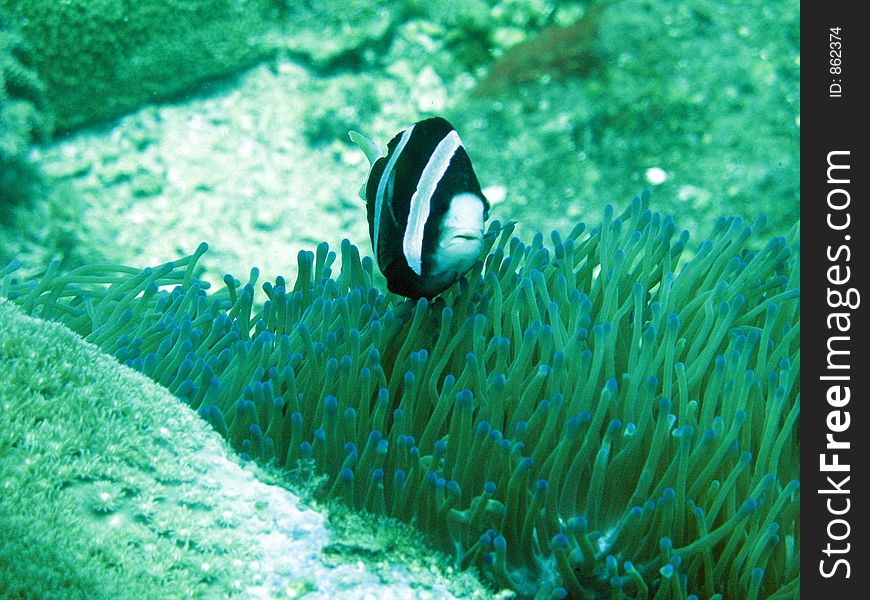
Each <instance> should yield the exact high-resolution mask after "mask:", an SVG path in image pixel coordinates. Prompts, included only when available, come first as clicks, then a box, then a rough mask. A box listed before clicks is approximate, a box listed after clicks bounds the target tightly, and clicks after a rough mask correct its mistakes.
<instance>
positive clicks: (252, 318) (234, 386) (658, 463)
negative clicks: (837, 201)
mask: <svg viewBox="0 0 870 600" xmlns="http://www.w3.org/2000/svg"><path fill="white" fill-rule="evenodd" d="M763 226H764V220H763V219H759V220H758V221H756V223H754V224H753V225H751V226H747V225H746V224H744V222H743V221H742V220H741V219H739V218H725V217H723V218H720V219H719V220H717V222H716V224H715V226H714V228H713V234H712V236H711V238H710V239H709V240H707V241H705V242H704V243H702V244H700V245H699V246H698V247H697V248H696V249H695V250H694V253H693V254H692V255H691V256H690V257H683V254H684V251H685V249H686V243H687V240H688V232H685V231H684V232H682V233H681V234H677V233H676V226H675V224H674V221H673V219H672V218H670V217H668V216H665V215H662V214H659V213H655V212H652V211H650V210H649V208H648V196H646V195H644V196H643V197H641V198H635V199H634V201H633V202H632V203H631V206H630V207H629V209H628V210H626V211H625V212H624V213H623V214H622V215H619V216H616V215H615V213H614V211H613V209H612V208H608V209H607V210H606V211H605V214H604V221H603V223H602V224H601V225H600V226H598V227H595V228H592V229H591V230H590V231H589V232H588V233H587V232H586V228H585V226H584V225H582V224H580V225H578V226H576V227H575V228H574V229H573V230H572V231H570V232H569V233H568V234H567V235H561V234H559V233H557V232H553V233H552V235H551V246H550V248H548V247H545V244H544V236H543V234H540V233H539V234H537V235H535V236H534V238H533V240H532V243H531V244H529V245H527V244H525V243H523V242H522V241H520V240H519V239H517V238H515V237H511V233H512V230H513V226H512V225H506V226H501V225H499V224H498V223H497V222H496V223H493V224H492V225H491V227H490V230H489V232H488V234H487V236H486V243H487V248H486V254H485V260H483V261H482V263H480V264H479V266H478V267H477V268H475V269H473V270H472V272H471V273H470V274H469V276H468V278H467V279H464V280H462V281H461V282H460V284H459V285H457V286H455V287H454V288H452V289H451V290H449V291H448V292H447V293H446V294H445V295H444V296H443V297H441V298H437V299H435V300H434V301H431V302H428V301H426V300H420V301H418V302H416V303H414V302H410V301H403V300H401V299H399V298H397V297H395V296H392V295H384V294H383V293H381V292H380V291H379V289H378V287H376V285H375V283H374V282H375V276H374V273H373V265H372V261H371V259H370V258H369V257H362V258H361V257H360V254H359V251H358V250H357V248H356V247H354V246H353V245H352V244H350V243H349V242H347V241H345V242H344V243H343V244H342V245H341V248H340V251H339V253H338V254H336V253H335V252H332V251H330V250H329V249H328V247H327V246H326V245H325V244H321V245H320V246H318V248H317V251H316V252H314V253H311V252H301V253H300V254H299V257H298V277H297V279H296V281H295V282H290V281H286V280H284V279H283V278H278V279H277V280H276V281H275V282H267V283H265V284H263V285H262V289H263V290H264V292H265V295H266V298H267V299H266V300H265V301H264V302H262V303H261V302H260V301H259V300H257V299H256V297H255V287H254V286H255V285H256V283H257V276H258V273H257V271H256V269H254V270H252V272H251V274H250V277H249V279H248V282H247V283H245V284H244V285H242V283H241V282H240V281H238V280H236V279H235V278H234V277H232V276H230V275H228V276H227V277H226V278H225V286H224V287H223V288H222V289H220V290H217V291H214V292H209V291H208V290H207V285H206V284H204V283H203V282H201V281H199V280H198V279H197V278H196V277H194V272H195V269H196V263H197V261H198V260H199V259H200V257H201V256H202V254H203V253H204V252H205V251H206V246H205V245H201V246H200V248H198V249H197V251H196V252H195V253H194V254H193V255H191V256H188V257H185V258H183V259H181V260H179V261H176V262H174V263H167V264H165V265H161V266H158V267H154V268H148V269H144V270H139V269H132V268H128V267H122V266H116V265H106V264H101V265H89V266H85V267H81V268H79V269H75V270H73V271H71V272H69V273H67V274H61V273H60V272H59V269H58V267H57V265H52V266H50V267H49V268H48V269H47V270H45V272H43V273H41V274H38V275H37V276H35V277H31V278H28V279H27V280H26V281H17V280H15V279H13V277H12V275H13V274H14V270H13V269H12V268H8V269H7V270H6V274H5V277H3V276H2V275H0V279H2V283H0V295H6V296H8V297H9V298H11V299H14V301H15V302H17V303H19V304H20V305H21V306H22V307H23V308H24V309H25V310H26V311H27V312H29V313H31V314H34V315H38V316H41V317H43V318H47V319H57V320H60V321H62V322H64V323H66V324H67V325H68V326H69V327H70V328H72V329H73V330H74V331H77V332H78V333H79V334H80V335H82V336H84V337H85V338H86V339H87V340H89V341H91V342H93V343H94V344H97V345H98V346H100V347H101V348H102V349H104V350H105V351H107V352H109V353H111V354H113V355H115V356H116V357H117V358H118V360H120V361H121V362H123V363H125V364H128V365H130V366H131V367H133V368H135V369H138V370H141V371H142V372H143V373H145V374H146V375H148V376H149V377H151V378H153V379H154V380H155V381H158V382H160V383H161V384H163V385H164V386H166V387H167V388H168V389H169V390H170V391H172V392H173V393H174V394H175V395H176V396H177V397H178V398H180V399H181V400H182V401H184V402H185V403H187V404H189V405H190V406H191V407H192V408H194V409H196V410H198V411H199V413H200V415H202V417H203V418H204V419H206V420H207V421H208V422H210V423H211V424H212V426H213V427H214V428H215V429H216V430H217V431H219V432H220V433H221V434H222V435H224V436H225V437H226V438H227V439H229V440H230V442H231V443H232V445H233V446H234V447H235V448H236V449H237V450H238V451H239V452H241V453H242V455H243V456H246V457H249V458H253V459H255V460H257V461H260V462H264V463H272V464H275V465H277V466H279V467H285V468H287V469H291V470H292V469H294V468H296V467H297V465H298V464H299V463H300V461H301V462H302V463H303V464H309V463H310V462H311V461H313V463H314V465H315V466H316V469H317V471H319V472H321V473H323V474H325V475H326V476H327V480H326V482H325V484H324V485H323V486H322V488H321V494H323V495H324V496H327V497H330V498H337V499H340V500H341V501H343V502H345V503H346V504H348V505H350V506H351V507H354V508H356V509H359V510H364V511H368V512H371V513H375V514H379V515H386V516H392V517H396V518H399V519H401V520H404V521H411V522H413V523H415V524H416V526H417V527H418V528H419V529H420V530H422V531H424V532H426V533H427V534H428V537H429V539H430V540H431V541H432V543H433V544H435V545H437V546H439V547H440V548H442V549H444V550H445V551H447V552H449V553H450V554H451V555H452V556H453V559H454V562H455V564H456V565H457V566H463V567H469V566H473V567H477V568H478V569H480V570H481V571H483V572H485V573H487V574H488V575H489V576H490V577H491V578H492V579H493V580H495V581H496V582H497V583H499V584H500V585H504V586H508V587H511V588H513V589H514V590H516V591H517V592H518V593H519V595H521V596H523V597H532V596H535V597H541V598H546V597H554V598H558V597H564V596H565V595H566V594H567V595H570V596H571V597H572V598H598V597H604V596H611V597H613V598H647V597H656V598H667V597H672V596H673V597H681V598H682V597H687V596H688V595H689V594H698V595H701V596H703V597H710V596H713V595H716V594H722V595H723V596H724V597H740V598H751V599H754V598H759V597H777V598H786V597H791V596H793V595H794V594H795V593H797V590H798V589H799V579H798V576H799V575H798V574H799V565H798V560H797V557H798V553H797V548H798V545H799V542H800V529H799V525H798V522H799V521H798V518H799V484H798V481H797V479H798V477H799V469H798V449H799V447H798V436H797V419H798V415H799V381H798V374H799V369H800V365H799V356H800V355H799V350H798V345H799V332H800V320H799V283H800V282H799V268H798V266H799V255H798V253H797V248H798V244H799V239H798V231H799V230H798V228H797V227H795V228H793V229H792V231H791V232H790V233H789V235H788V236H787V237H775V238H772V239H771V240H769V241H768V242H767V243H766V244H763V245H760V246H759V230H761V229H762V228H763ZM339 255H340V257H339ZM164 286H174V289H173V290H172V291H171V292H170V291H164V290H162V289H161V288H163V287H164ZM689 597H691V596H689Z"/></svg>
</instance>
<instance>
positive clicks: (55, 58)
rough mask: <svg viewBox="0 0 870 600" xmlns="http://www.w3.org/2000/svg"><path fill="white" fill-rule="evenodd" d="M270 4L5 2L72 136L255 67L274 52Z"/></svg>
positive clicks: (214, 0) (224, 0) (262, 0)
mask: <svg viewBox="0 0 870 600" xmlns="http://www.w3.org/2000/svg"><path fill="white" fill-rule="evenodd" d="M269 4H270V3H269V2H268V1H267V0H248V1H247V2H235V1H232V0H209V1H207V2H196V3H190V2H184V1H179V0H174V1H171V2H160V3H155V2H147V3H130V2H125V1H123V0H70V1H69V2H53V1H50V0H39V1H33V2H12V1H9V0H0V9H3V8H5V9H7V10H8V11H9V12H10V13H11V15H12V17H14V18H15V20H16V22H17V23H18V24H19V25H20V29H21V33H22V35H23V36H24V38H25V39H26V40H27V42H28V43H29V44H30V46H31V47H32V48H33V50H34V53H33V66H34V68H35V69H36V71H37V72H38V73H39V75H40V77H41V78H42V80H43V81H44V82H45V85H46V93H47V95H48V99H49V101H50V103H51V105H52V106H53V107H54V110H55V111H56V115H57V128H58V130H61V131H68V130H70V129H73V128H75V127H79V126H81V125H84V124H88V123H93V122H95V121H99V120H105V119H109V118H112V117H115V116H118V115H120V114H123V113H124V112H126V111H128V110H130V109H131V108H135V107H138V106H141V105H142V104H145V103H149V102H154V101H155V100H157V99H159V98H166V97H168V96H170V95H172V94H178V93H181V92H183V91H186V90H188V89H190V88H191V87H192V86H193V85H194V84H196V83H200V82H202V81H204V80H206V79H208V78H214V77H218V76H224V75H227V74H228V73H231V72H233V71H236V70H238V69H241V68H243V67H246V66H248V65H251V64H253V63H254V62H256V61H257V60H259V59H261V58H263V57H264V56H266V55H268V54H269V53H270V52H272V51H273V49H272V48H271V47H270V46H269V44H268V43H267V42H266V41H265V38H264V35H265V32H266V31H267V30H268V28H269V27H270V26H271V24H270V19H269V15H270V10H269Z"/></svg>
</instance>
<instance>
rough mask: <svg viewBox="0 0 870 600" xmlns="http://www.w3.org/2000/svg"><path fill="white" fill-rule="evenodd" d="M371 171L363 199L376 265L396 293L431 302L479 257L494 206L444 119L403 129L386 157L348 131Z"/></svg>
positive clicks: (364, 137) (362, 195)
mask: <svg viewBox="0 0 870 600" xmlns="http://www.w3.org/2000/svg"><path fill="white" fill-rule="evenodd" d="M349 136H350V139H351V141H353V142H354V143H355V144H356V145H357V146H359V147H360V149H361V150H362V151H363V152H364V153H365V155H366V157H367V158H368V160H369V162H370V163H371V169H370V171H369V176H368V179H367V181H366V183H365V184H363V187H362V189H360V197H361V198H362V199H363V200H365V202H366V213H367V216H368V222H369V235H370V236H371V240H372V250H373V252H374V256H375V260H376V262H377V263H378V267H379V268H380V270H381V272H382V273H383V274H384V277H386V279H387V288H389V290H390V291H391V292H394V293H396V294H401V295H402V296H406V297H408V298H420V297H426V298H432V297H434V296H437V295H438V294H440V293H441V292H443V291H444V290H446V289H447V288H448V287H450V286H451V285H452V284H453V283H454V282H455V281H456V280H458V279H459V278H460V277H462V276H463V275H464V274H465V273H466V272H467V271H468V270H469V269H470V268H471V267H472V266H473V265H474V263H475V262H476V261H477V260H478V259H479V258H480V253H481V252H482V250H483V223H484V221H486V219H487V217H488V216H489V208H490V205H489V201H488V200H487V199H486V197H485V196H484V195H483V192H481V191H480V183H478V181H477V177H476V176H475V174H474V169H472V167H471V159H469V158H468V153H467V152H466V151H465V147H464V146H463V145H462V140H460V139H459V134H458V133H456V130H455V129H454V128H453V126H452V125H451V124H450V123H448V122H447V121H446V120H445V119H442V118H441V117H434V118H431V119H425V120H423V121H419V122H417V123H414V124H413V125H411V126H410V127H408V128H407V129H405V130H403V131H400V132H399V133H397V134H396V135H395V137H393V139H392V140H390V143H389V144H387V153H386V155H384V154H382V152H381V150H380V149H379V148H378V147H377V145H376V144H375V143H374V142H373V141H372V140H370V139H369V138H367V137H366V136H364V135H362V134H361V133H359V132H356V131H351V132H349Z"/></svg>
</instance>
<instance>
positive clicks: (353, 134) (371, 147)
mask: <svg viewBox="0 0 870 600" xmlns="http://www.w3.org/2000/svg"><path fill="white" fill-rule="evenodd" d="M347 137H349V138H350V141H352V142H353V143H354V144H356V145H357V146H359V149H360V150H362V151H363V154H365V155H366V158H367V159H368V160H369V164H375V161H376V160H378V159H379V158H380V157H382V156H384V153H383V151H382V150H381V149H380V148H378V145H377V144H375V142H374V141H373V140H372V139H371V138H370V137H367V136H365V135H363V134H361V133H360V132H359V131H353V130H351V131H348V132H347Z"/></svg>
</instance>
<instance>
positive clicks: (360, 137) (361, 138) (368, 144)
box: [347, 130, 384, 200]
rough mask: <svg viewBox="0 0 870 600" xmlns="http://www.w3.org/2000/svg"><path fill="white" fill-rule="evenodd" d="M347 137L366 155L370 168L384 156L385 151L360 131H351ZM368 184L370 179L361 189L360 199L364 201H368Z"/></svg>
mask: <svg viewBox="0 0 870 600" xmlns="http://www.w3.org/2000/svg"><path fill="white" fill-rule="evenodd" d="M347 137H349V138H350V141H352V142H353V143H354V144H356V145H357V146H359V149H360V150H362V151H363V154H365V155H366V158H367V159H368V161H369V166H371V165H373V164H375V161H376V160H378V159H379V158H381V157H382V156H384V153H383V151H382V150H381V149H380V148H378V145H377V144H376V143H375V142H374V140H372V139H371V138H370V137H368V136H366V135H364V134H362V133H360V132H359V131H353V130H350V131H348V132H347ZM367 182H368V179H366V181H364V182H363V184H362V187H361V188H360V189H359V197H360V198H362V199H363V200H365V199H366V183H367Z"/></svg>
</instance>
